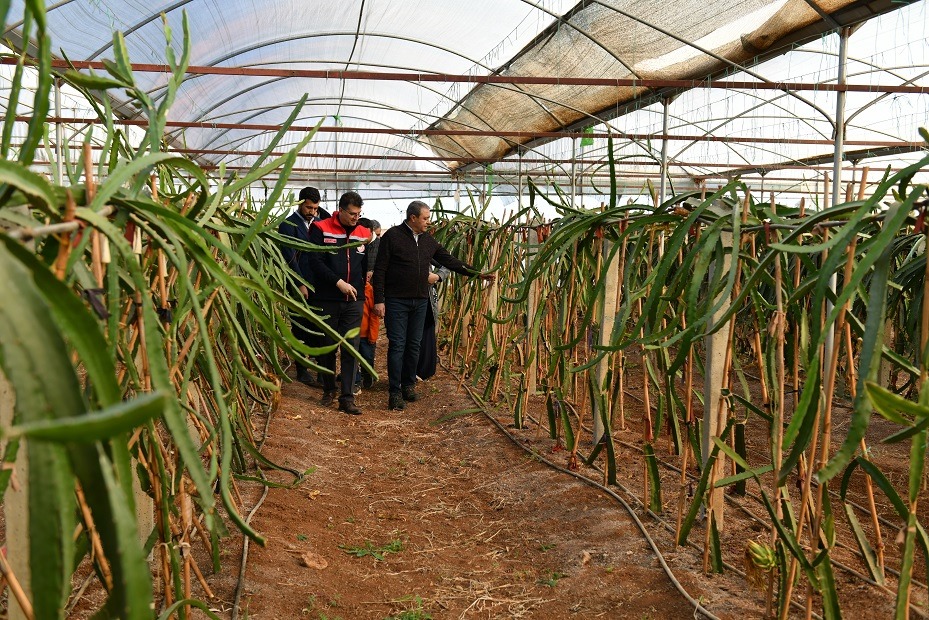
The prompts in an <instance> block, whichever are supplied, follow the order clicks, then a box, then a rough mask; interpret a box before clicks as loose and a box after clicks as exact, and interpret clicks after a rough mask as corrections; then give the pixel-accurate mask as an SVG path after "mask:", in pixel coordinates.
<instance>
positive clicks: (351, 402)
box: [339, 398, 361, 415]
mask: <svg viewBox="0 0 929 620" xmlns="http://www.w3.org/2000/svg"><path fill="white" fill-rule="evenodd" d="M339 411H344V412H345V413H347V414H348V415H361V409H359V408H358V405H356V404H355V399H354V398H340V399H339Z"/></svg>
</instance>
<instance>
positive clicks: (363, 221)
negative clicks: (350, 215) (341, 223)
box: [358, 217, 373, 229]
mask: <svg viewBox="0 0 929 620" xmlns="http://www.w3.org/2000/svg"><path fill="white" fill-rule="evenodd" d="M358 225H359V226H364V227H365V228H372V226H371V220H369V219H368V218H366V217H360V218H358ZM372 229H373V228H372Z"/></svg>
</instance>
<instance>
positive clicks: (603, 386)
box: [590, 239, 620, 443]
mask: <svg viewBox="0 0 929 620" xmlns="http://www.w3.org/2000/svg"><path fill="white" fill-rule="evenodd" d="M612 245H613V244H612V243H610V242H609V241H607V240H606V239H604V240H603V246H602V248H601V250H600V251H601V252H602V255H603V260H604V261H607V260H609V261H610V262H609V264H608V265H604V273H605V277H606V281H605V282H604V283H603V285H604V286H603V299H602V300H601V301H602V303H601V304H600V312H599V314H600V316H599V320H600V336H599V344H600V345H608V344H610V340H611V338H612V337H613V326H614V324H615V323H616V302H617V301H618V299H619V297H618V296H617V294H616V292H617V290H618V289H619V284H620V282H619V255H618V253H617V254H615V255H613V258H612V260H610V252H611V251H612ZM612 359H613V356H612V354H606V355H604V356H603V359H601V360H600V361H599V362H598V363H597V369H596V373H597V374H596V377H597V386H598V387H599V389H600V391H601V392H606V394H607V400H606V402H607V403H608V404H607V411H606V417H607V419H608V420H609V419H610V417H611V416H610V413H611V412H610V411H609V409H610V406H609V403H610V402H612V395H611V394H610V392H611V388H612V383H613V382H612V381H607V376H608V374H609V369H610V362H611V361H612ZM590 406H591V411H592V412H593V418H594V443H596V442H598V441H600V438H601V437H603V432H604V426H603V419H602V418H603V414H602V413H601V412H600V400H599V399H594V400H593V402H591V403H590ZM610 430H611V431H612V429H610Z"/></svg>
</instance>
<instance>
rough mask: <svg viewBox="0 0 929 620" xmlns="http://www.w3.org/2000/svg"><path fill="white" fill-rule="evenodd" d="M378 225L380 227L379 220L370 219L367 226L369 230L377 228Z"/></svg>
mask: <svg viewBox="0 0 929 620" xmlns="http://www.w3.org/2000/svg"><path fill="white" fill-rule="evenodd" d="M380 227H381V223H380V222H378V221H377V220H371V225H370V226H369V227H368V228H370V229H371V230H377V229H378V228H380Z"/></svg>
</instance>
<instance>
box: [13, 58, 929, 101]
mask: <svg viewBox="0 0 929 620" xmlns="http://www.w3.org/2000/svg"><path fill="white" fill-rule="evenodd" d="M17 61H18V58H16V57H8V58H0V64H3V65H15V64H16V63H17ZM131 66H132V70H133V71H138V72H140V73H170V72H171V67H170V66H168V65H158V64H146V63H132V65H131ZM72 67H73V68H75V69H97V70H106V67H105V66H104V65H103V63H102V62H99V61H81V60H76V61H70V62H68V61H65V60H52V68H54V69H65V70H67V69H71V68H72ZM187 73H188V74H190V75H233V76H259V77H294V78H317V79H322V80H374V81H385V80H386V81H403V82H445V83H453V82H461V83H466V84H538V85H550V86H611V87H613V88H710V89H724V90H780V91H783V90H790V91H818V92H849V93H906V94H913V95H925V94H929V86H915V85H909V86H907V85H893V84H881V85H877V84H824V83H822V82H755V81H748V80H652V79H634V78H589V77H585V78H580V77H567V76H564V77H562V76H539V75H496V74H488V75H459V74H454V73H418V72H403V71H395V72H390V71H341V70H337V69H334V70H323V69H269V68H263V67H211V66H191V67H187Z"/></svg>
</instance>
